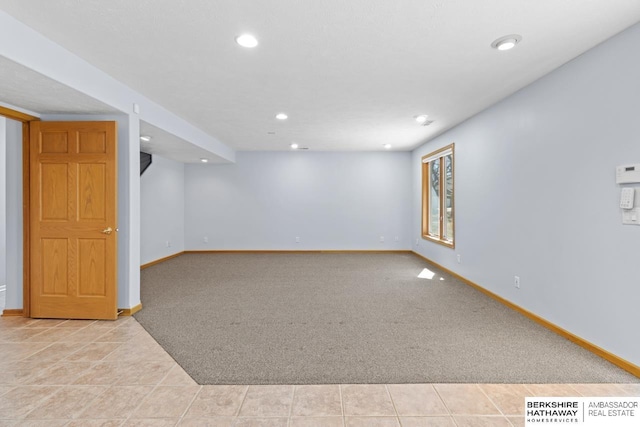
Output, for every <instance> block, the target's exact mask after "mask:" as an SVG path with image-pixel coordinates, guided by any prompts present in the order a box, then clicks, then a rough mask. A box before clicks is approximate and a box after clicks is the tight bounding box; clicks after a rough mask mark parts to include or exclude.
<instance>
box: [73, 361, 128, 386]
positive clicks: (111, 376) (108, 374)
mask: <svg viewBox="0 0 640 427" xmlns="http://www.w3.org/2000/svg"><path fill="white" fill-rule="evenodd" d="M124 369H125V366H124V365H122V364H121V363H118V362H97V363H95V364H93V365H92V366H91V367H90V368H89V369H87V370H86V371H84V372H83V373H82V374H81V375H80V376H79V377H78V378H77V379H76V380H75V381H74V383H73V384H75V385H111V384H113V383H115V382H116V381H118V380H120V379H121V378H122V375H123V370H124Z"/></svg>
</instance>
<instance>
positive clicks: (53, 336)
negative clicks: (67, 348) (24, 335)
mask: <svg viewBox="0 0 640 427" xmlns="http://www.w3.org/2000/svg"><path fill="white" fill-rule="evenodd" d="M76 332H77V331H76V330H75V329H71V328H51V329H47V330H45V331H43V332H41V333H39V334H37V335H34V336H32V337H31V338H29V339H27V340H25V342H56V341H60V340H62V339H64V338H65V337H68V336H69V335H72V334H74V333H76Z"/></svg>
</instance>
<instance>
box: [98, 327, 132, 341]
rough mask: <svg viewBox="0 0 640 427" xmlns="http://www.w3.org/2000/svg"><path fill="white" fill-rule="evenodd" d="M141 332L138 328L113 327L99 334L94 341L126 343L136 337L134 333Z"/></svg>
mask: <svg viewBox="0 0 640 427" xmlns="http://www.w3.org/2000/svg"><path fill="white" fill-rule="evenodd" d="M141 332H142V331H140V330H139V329H133V330H129V329H121V328H114V329H110V330H108V331H107V332H105V333H104V334H102V335H100V336H99V337H98V338H96V339H95V340H94V341H95V342H119V343H126V342H131V341H134V340H135V339H136V335H138V334H140V333H141Z"/></svg>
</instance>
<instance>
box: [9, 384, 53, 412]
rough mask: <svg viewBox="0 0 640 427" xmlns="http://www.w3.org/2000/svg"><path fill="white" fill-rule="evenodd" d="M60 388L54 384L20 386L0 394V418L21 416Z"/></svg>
mask: <svg viewBox="0 0 640 427" xmlns="http://www.w3.org/2000/svg"><path fill="white" fill-rule="evenodd" d="M58 390H60V387H54V386H21V387H16V388H14V389H13V390H9V391H8V392H7V393H5V394H3V395H2V396H0V418H22V417H24V416H25V415H27V414H28V413H29V412H31V411H32V410H34V409H35V408H36V407H37V406H38V404H39V403H40V402H41V401H42V400H44V399H46V398H47V397H49V396H51V395H52V394H54V393H56V392H57V391H58Z"/></svg>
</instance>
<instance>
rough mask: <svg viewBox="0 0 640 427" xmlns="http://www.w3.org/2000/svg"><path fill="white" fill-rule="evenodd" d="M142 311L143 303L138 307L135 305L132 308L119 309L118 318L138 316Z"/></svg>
mask: <svg viewBox="0 0 640 427" xmlns="http://www.w3.org/2000/svg"><path fill="white" fill-rule="evenodd" d="M140 310H142V303H140V304H138V305H134V306H133V307H131V308H119V309H118V316H133V315H134V314H136V313H137V312H139V311H140Z"/></svg>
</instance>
